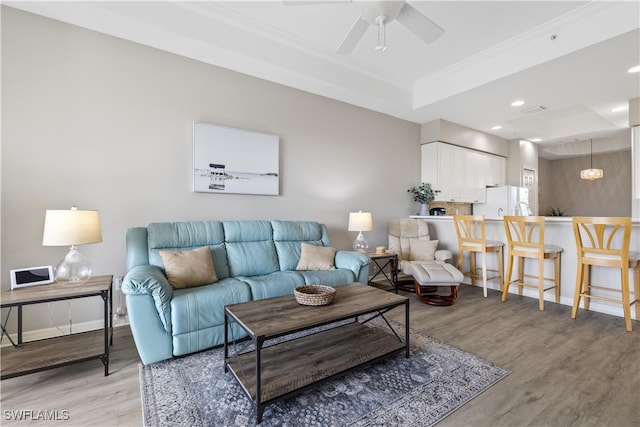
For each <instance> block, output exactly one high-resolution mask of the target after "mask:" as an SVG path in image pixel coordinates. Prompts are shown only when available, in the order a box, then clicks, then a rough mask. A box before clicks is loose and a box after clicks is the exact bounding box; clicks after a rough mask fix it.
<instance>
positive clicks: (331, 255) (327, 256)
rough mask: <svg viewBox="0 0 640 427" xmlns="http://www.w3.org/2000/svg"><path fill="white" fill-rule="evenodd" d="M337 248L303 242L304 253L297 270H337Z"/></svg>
mask: <svg viewBox="0 0 640 427" xmlns="http://www.w3.org/2000/svg"><path fill="white" fill-rule="evenodd" d="M335 257H336V249H335V248H331V247H325V246H318V245H312V244H309V243H302V254H301V255H300V261H299V262H298V266H297V267H296V270H335V269H336V266H335V265H334V259H335Z"/></svg>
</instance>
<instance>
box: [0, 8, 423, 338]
mask: <svg viewBox="0 0 640 427" xmlns="http://www.w3.org/2000/svg"><path fill="white" fill-rule="evenodd" d="M193 121H201V122H206V123H213V124H219V125H223V126H229V127H236V128H241V129H248V130H253V131H258V132H265V133H270V134H275V135H279V136H280V176H281V191H280V193H281V195H280V196H246V195H229V194H200V193H193V192H192V191H191V188H192V178H191V176H192V175H191V174H192V123H193ZM2 125H3V126H2V159H1V161H2V178H1V185H2V207H1V224H2V228H1V230H2V231H1V233H2V234H1V236H2V253H1V272H2V288H3V289H7V288H8V283H9V270H10V269H12V268H18V267H26V266H36V265H49V264H53V265H55V264H56V263H57V262H58V261H59V260H60V259H61V258H62V257H63V256H64V254H65V253H66V251H67V248H62V247H59V248H58V247H43V246H42V230H43V224H44V214H45V210H46V209H66V208H68V207H69V206H71V205H72V204H77V205H78V206H79V207H80V208H84V209H98V210H99V211H100V215H101V220H102V232H103V242H102V243H98V244H94V245H87V246H83V247H81V248H80V250H81V252H83V253H85V254H86V255H87V256H88V257H89V259H90V260H91V261H92V264H93V267H94V274H114V275H124V273H125V244H124V237H125V232H126V230H127V228H128V227H131V226H138V225H147V224H148V223H149V222H152V221H175V220H203V219H293V220H315V221H319V222H322V223H325V224H327V225H328V227H329V233H330V237H331V240H332V244H333V245H334V246H335V247H338V248H343V249H348V248H350V245H351V242H352V240H353V239H354V238H355V233H353V232H348V231H347V230H346V228H347V220H348V213H349V211H353V210H358V209H362V210H365V211H371V212H372V213H373V218H374V228H375V230H374V231H373V232H370V233H366V237H367V239H368V240H369V243H370V244H371V246H373V247H375V246H376V245H385V246H386V245H387V231H388V228H387V224H388V220H389V219H390V218H395V217H402V216H407V215H409V214H412V213H414V212H416V211H417V209H418V206H417V204H415V203H414V202H413V201H412V199H411V198H410V195H409V194H408V193H407V192H406V190H407V188H409V187H411V186H413V185H417V184H418V183H419V179H420V163H419V162H420V146H419V140H420V126H419V125H418V124H415V123H410V122H407V121H403V120H399V119H396V118H392V117H390V116H386V115H383V114H379V113H376V112H372V111H369V110H366V109H362V108H358V107H355V106H352V105H348V104H345V103H340V102H336V101H333V100H330V99H327V98H323V97H320V96H316V95H312V94H309V93H305V92H302V91H299V90H295V89H291V88H287V87H284V86H280V85H277V84H273V83H269V82H266V81H263V80H259V79H256V78H252V77H248V76H246V75H243V74H239V73H237V72H232V71H229V70H225V69H221V68H218V67H215V66H211V65H207V64H203V63H200V62H197V61H194V60H190V59H186V58H183V57H180V56H176V55H173V54H169V53H166V52H162V51H159V50H156V49H152V48H148V47H144V46H141V45H137V44H134V43H131V42H127V41H124V40H120V39H117V38H114V37H110V36H105V35H102V34H99V33H96V32H92V31H88V30H84V29H81V28H78V27H74V26H71V25H68V24H64V23H60V22H57V21H53V20H49V19H46V18H42V17H39V16H36V15H31V14H28V13H24V12H21V11H17V10H15V9H12V8H8V7H6V6H3V7H2ZM247 155H251V154H250V153H247ZM71 309H72V310H71V312H72V317H73V321H74V322H83V321H89V320H95V319H99V318H100V314H99V313H100V302H99V301H90V302H89V303H87V301H81V300H79V301H74V302H72V304H71ZM51 310H52V311H51V314H53V316H54V322H53V323H54V324H56V325H57V324H60V323H62V324H65V323H66V322H67V303H55V304H52V307H51ZM3 315H4V313H3ZM49 316H50V312H49V308H47V306H46V305H40V306H34V307H30V308H29V309H28V310H26V312H25V328H26V329H27V330H29V329H38V328H46V327H50V326H52V325H51V324H50V323H49Z"/></svg>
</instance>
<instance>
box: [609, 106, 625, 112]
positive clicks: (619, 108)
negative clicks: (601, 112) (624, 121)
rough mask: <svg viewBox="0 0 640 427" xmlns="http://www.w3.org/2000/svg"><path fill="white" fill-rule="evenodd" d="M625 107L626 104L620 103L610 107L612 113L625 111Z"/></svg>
mask: <svg viewBox="0 0 640 427" xmlns="http://www.w3.org/2000/svg"><path fill="white" fill-rule="evenodd" d="M626 109H627V106H626V105H621V106H620V107H616V108H612V109H611V112H612V113H619V112H620V111H625V110H626Z"/></svg>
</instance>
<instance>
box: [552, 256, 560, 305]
mask: <svg viewBox="0 0 640 427" xmlns="http://www.w3.org/2000/svg"><path fill="white" fill-rule="evenodd" d="M553 264H554V265H553V272H554V274H555V285H556V304H559V303H560V254H558V256H556V257H555V259H554V260H553Z"/></svg>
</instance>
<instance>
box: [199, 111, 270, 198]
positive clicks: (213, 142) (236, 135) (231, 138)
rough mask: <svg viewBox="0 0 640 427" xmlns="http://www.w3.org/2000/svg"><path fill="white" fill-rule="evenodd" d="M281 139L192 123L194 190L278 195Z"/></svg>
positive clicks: (240, 130)
mask: <svg viewBox="0 0 640 427" xmlns="http://www.w3.org/2000/svg"><path fill="white" fill-rule="evenodd" d="M279 145H280V138H279V137H278V136H277V135H271V134H266V133H260V132H253V131H248V130H243V129H235V128H230V127H224V126H218V125H212V124H208V123H201V122H194V123H193V191H194V192H200V193H232V194H258V195H269V196H278V195H280V150H279V148H280V147H279Z"/></svg>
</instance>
